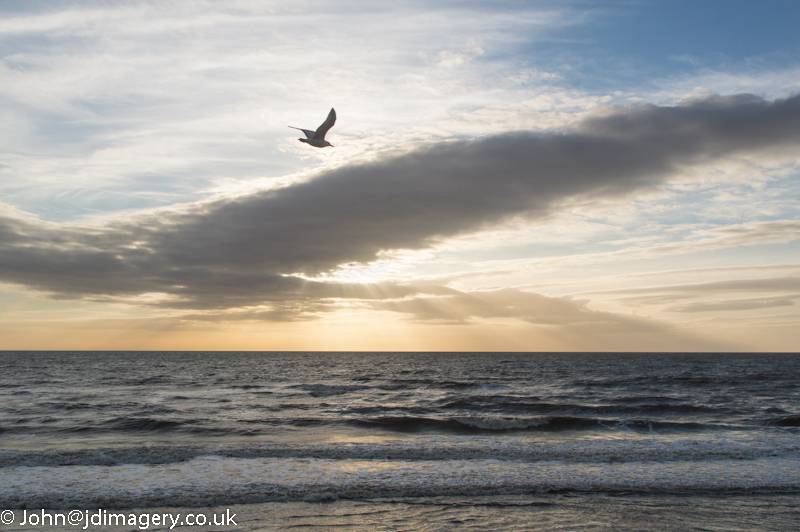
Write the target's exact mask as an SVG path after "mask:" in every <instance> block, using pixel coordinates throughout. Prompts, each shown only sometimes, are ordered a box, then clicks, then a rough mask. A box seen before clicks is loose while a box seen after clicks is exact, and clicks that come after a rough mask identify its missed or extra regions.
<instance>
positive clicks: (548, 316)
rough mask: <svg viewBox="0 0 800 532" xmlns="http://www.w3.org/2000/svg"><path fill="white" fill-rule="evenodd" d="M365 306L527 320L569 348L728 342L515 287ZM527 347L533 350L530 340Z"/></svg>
mask: <svg viewBox="0 0 800 532" xmlns="http://www.w3.org/2000/svg"><path fill="white" fill-rule="evenodd" d="M369 307H370V308H372V309H375V310H389V311H393V312H400V313H404V314H410V315H412V316H413V318H414V319H415V320H417V321H419V322H430V323H438V324H442V325H447V324H463V323H471V324H475V323H480V322H481V321H486V320H489V321H496V320H498V319H501V320H503V319H511V320H515V321H517V320H519V321H523V322H526V323H528V324H530V325H533V326H534V327H535V328H536V329H537V330H538V331H539V332H540V334H544V335H550V336H551V337H557V338H558V342H559V343H560V344H561V345H562V346H568V348H569V349H575V350H589V351H594V350H617V349H623V350H624V349H630V348H631V346H637V349H653V350H659V349H662V350H672V351H681V350H719V349H725V348H730V346H727V345H724V344H723V343H721V342H710V341H707V340H702V339H700V338H698V337H696V336H692V335H691V334H686V333H685V332H682V331H679V330H677V329H675V328H673V327H670V326H668V325H665V324H663V323H659V322H656V321H652V320H647V319H643V318H639V317H630V316H624V315H620V314H614V313H610V312H601V311H596V310H592V309H590V308H588V307H587V306H586V304H585V302H581V301H576V300H573V299H570V298H559V297H547V296H543V295H541V294H535V293H531V292H526V291H522V290H516V289H502V290H487V291H476V292H458V291H452V292H451V293H450V294H448V295H442V296H435V297H430V296H424V297H413V298H407V299H402V300H399V301H371V302H369ZM531 349H533V350H536V346H535V344H534V345H532V346H531Z"/></svg>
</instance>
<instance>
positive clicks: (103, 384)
mask: <svg viewBox="0 0 800 532" xmlns="http://www.w3.org/2000/svg"><path fill="white" fill-rule="evenodd" d="M4 509H11V510H13V511H14V512H16V513H17V514H19V512H22V511H23V510H24V511H28V510H33V509H49V510H52V511H58V510H63V511H67V510H72V509H79V510H82V511H84V510H86V511H88V510H90V509H105V510H124V511H130V512H134V511H141V512H148V511H155V510H158V511H176V512H177V511H179V512H188V511H191V510H194V511H201V512H209V513H211V512H225V511H226V510H229V511H231V512H234V513H235V514H236V525H235V526H234V525H230V526H229V527H227V528H224V527H219V526H217V527H211V526H209V527H206V528H202V527H194V528H181V527H178V529H186V530H201V529H207V530H234V529H235V530H282V529H294V528H302V529H304V530H329V529H338V530H556V529H562V530H610V529H613V530H793V529H794V530H797V529H798V528H800V355H797V354H705V353H704V354H659V353H646V354H645V353H641V354H639V353H395V352H387V353H377V352H376V353H370V352H313V353H312V352H30V351H26V352H10V351H7V352H0V510H4ZM164 509H166V510H164ZM8 515H10V514H8ZM28 528H30V527H28ZM28 528H26V527H25V526H23V525H22V524H20V523H12V524H10V525H9V524H7V525H3V526H0V529H3V530H16V529H28ZM49 529H50V530H53V529H54V528H49ZM65 529H68V530H75V529H76V528H75V527H74V526H73V527H72V528H70V527H66V528H65ZM104 529H105V528H104ZM108 529H111V528H108ZM123 529H125V530H137V529H142V528H141V527H139V528H137V527H131V526H128V527H127V528H125V527H123V528H120V530H123ZM147 529H150V530H166V529H169V527H168V526H165V525H153V524H149V525H148V528H147Z"/></svg>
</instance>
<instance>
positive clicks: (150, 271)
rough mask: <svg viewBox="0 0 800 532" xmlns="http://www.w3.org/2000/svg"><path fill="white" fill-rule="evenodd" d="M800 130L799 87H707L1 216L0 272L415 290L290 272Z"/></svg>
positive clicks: (269, 295)
mask: <svg viewBox="0 0 800 532" xmlns="http://www.w3.org/2000/svg"><path fill="white" fill-rule="evenodd" d="M799 142H800V96H795V97H792V98H788V99H783V100H775V101H766V100H763V99H760V98H757V97H755V96H748V95H740V96H731V97H714V98H709V99H705V100H698V101H694V102H690V103H687V104H685V105H680V106H673V107H659V106H653V105H646V106H639V107H633V108H628V109H623V110H619V111H617V112H615V113H613V114H611V115H609V116H605V117H602V118H594V119H591V120H588V121H586V122H584V123H583V124H581V125H580V126H578V127H577V128H576V129H574V130H572V131H568V132H561V133H547V134H539V133H530V132H515V133H508V134H503V135H494V136H489V137H484V138H479V139H472V140H460V141H453V142H444V143H439V144H434V145H431V146H428V147H425V148H421V149H417V150H415V151H412V152H408V153H403V154H398V155H394V156H388V157H384V158H381V159H378V160H375V161H372V162H365V163H359V164H351V165H348V166H344V167H341V168H338V169H335V170H330V171H326V172H322V173H320V174H318V175H317V176H315V177H314V178H313V179H310V180H308V181H306V182H303V183H298V184H295V185H292V186H288V187H285V188H281V189H277V190H270V191H261V192H255V193H252V194H249V195H246V196H242V197H236V198H228V199H222V200H218V201H215V202H212V203H205V204H198V205H195V206H193V207H191V208H189V209H184V210H182V211H177V210H176V211H172V212H169V211H160V212H159V213H158V214H153V215H150V216H140V217H138V218H136V219H129V220H119V221H117V222H114V223H110V224H108V225H106V226H105V227H103V228H100V229H97V228H94V229H88V228H80V227H76V226H62V227H59V226H54V225H51V224H44V223H40V222H36V221H32V220H26V219H21V218H19V217H15V216H13V215H6V216H3V215H0V281H6V282H12V283H18V284H22V285H26V286H30V287H32V288H36V289H39V290H43V291H46V292H49V293H52V294H55V295H58V296H62V297H107V296H120V295H131V294H139V293H143V292H166V293H168V294H171V295H174V296H176V297H177V298H178V299H179V302H178V303H175V305H173V306H183V307H187V308H198V309H201V308H230V307H238V306H242V305H250V304H259V303H269V302H274V303H275V305H276V306H281V305H283V306H284V307H285V306H286V305H287V303H286V302H287V301H292V302H299V303H302V302H303V301H308V302H309V303H311V302H313V301H316V300H318V299H320V298H333V297H347V298H353V297H356V298H358V297H363V296H364V294H366V293H372V294H375V293H380V292H379V290H387V291H389V292H392V293H391V294H388V293H387V294H386V297H393V296H394V297H396V294H398V293H402V292H404V291H405V292H407V291H408V288H405V289H404V288H403V287H399V286H383V285H381V287H373V289H372V290H371V291H370V290H364V289H363V288H362V289H356V288H354V287H352V286H350V285H345V286H338V285H334V284H331V283H320V282H308V281H304V280H302V279H300V278H298V277H294V276H292V275H291V274H294V273H304V274H309V275H313V274H318V273H321V272H326V271H330V270H332V269H334V268H336V267H337V266H338V265H340V264H343V263H349V262H368V261H371V260H374V259H375V258H376V257H377V256H378V254H379V253H380V252H381V251H384V250H392V249H403V248H405V249H418V248H424V247H426V246H429V245H431V244H432V243H434V242H436V241H438V240H440V239H443V238H447V237H451V236H454V235H458V234H463V233H468V232H472V231H476V230H479V229H481V228H483V227H487V226H491V225H492V224H496V223H498V222H501V221H503V220H507V219H509V218H513V217H529V218H536V217H541V216H545V215H547V214H549V213H551V212H553V211H554V210H555V209H557V208H558V207H559V205H561V204H562V202H564V201H566V200H571V199H575V198H583V199H586V198H597V197H609V196H622V195H626V194H629V193H631V192H634V191H637V190H641V189H643V188H646V187H650V186H653V185H657V184H659V183H661V182H663V181H664V180H665V179H668V178H669V177H670V176H671V175H674V174H675V173H676V172H677V171H679V170H680V169H681V168H682V167H684V166H687V165H693V164H698V163H705V162H709V161H713V160H719V159H722V158H725V157H727V156H733V155H739V154H742V153H748V152H754V151H759V150H765V149H779V148H787V147H796V146H797V145H798V143H799ZM359 291H360V293H359ZM406 295H407V294H406ZM373 297H374V296H373ZM300 306H302V305H300ZM290 308H294V307H293V306H290Z"/></svg>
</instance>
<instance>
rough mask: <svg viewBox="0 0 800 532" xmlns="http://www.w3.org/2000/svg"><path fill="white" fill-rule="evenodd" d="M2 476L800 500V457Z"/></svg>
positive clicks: (24, 490) (177, 499) (93, 503)
mask: <svg viewBox="0 0 800 532" xmlns="http://www.w3.org/2000/svg"><path fill="white" fill-rule="evenodd" d="M10 469H11V470H6V471H4V473H6V474H5V475H4V482H3V484H2V485H0V507H4V508H19V507H21V506H22V505H25V506H26V507H28V508H37V507H44V508H52V509H60V508H74V507H78V508H81V507H83V508H95V507H113V508H133V507H140V508H141V507H152V506H165V505H166V506H192V507H197V506H218V505H232V504H245V503H255V502H267V501H308V500H336V499H351V500H375V499H386V498H405V497H407V498H413V497H438V496H451V497H452V496H456V497H459V496H463V497H469V496H479V495H486V494H488V493H490V494H492V495H494V496H503V495H531V494H545V493H553V492H558V493H563V492H595V493H598V492H601V493H619V492H624V493H626V494H631V493H641V494H656V493H658V494H663V493H674V494H682V493H705V494H707V493H713V494H725V493H749V494H753V493H763V492H767V493H775V492H782V493H787V492H789V493H800V460H799V459H798V458H796V457H793V458H763V459H757V460H751V461H744V462H742V461H730V460H718V461H707V462H695V461H692V462H668V463H659V462H655V463H644V462H628V463H622V464H619V463H613V464H609V463H605V464H602V463H598V464H592V465H591V466H588V465H587V464H563V463H560V462H540V463H535V464H531V463H522V462H514V461H507V462H499V461H496V460H472V461H463V460H443V461H440V462H438V463H437V464H436V467H431V466H430V464H429V463H428V462H419V461H397V462H380V463H378V464H376V462H374V461H355V460H314V459H312V460H307V459H304V460H285V459H236V458H224V457H220V456H203V457H198V458H195V459H192V460H190V461H187V462H182V463H178V464H168V465H166V464H165V465H157V466H153V465H125V466H111V467H102V466H66V467H55V468H54V467H17V468H10Z"/></svg>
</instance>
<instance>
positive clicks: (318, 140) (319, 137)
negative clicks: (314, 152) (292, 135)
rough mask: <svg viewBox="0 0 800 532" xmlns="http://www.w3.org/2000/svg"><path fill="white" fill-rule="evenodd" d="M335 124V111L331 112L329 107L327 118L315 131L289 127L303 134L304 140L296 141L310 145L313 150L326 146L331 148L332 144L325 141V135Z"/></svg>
mask: <svg viewBox="0 0 800 532" xmlns="http://www.w3.org/2000/svg"><path fill="white" fill-rule="evenodd" d="M335 123H336V111H334V110H333V107H331V112H330V113H328V118H326V119H325V121H324V122H323V123H322V125H321V126H319V127H318V128H317V130H316V131H311V130H310V129H303V128H301V127H294V126H289V127H290V128H292V129H299V130H300V131H302V132H303V133H305V135H306V138H304V139H297V140H299V141H300V142H305V143H306V144H311V145H312V146H314V147H315V148H324V147H326V146H330V147H333V144H331V143H330V142H328V141H327V140H325V133H327V132H328V130H329V129H330V128H332V127H333V124H335Z"/></svg>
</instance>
